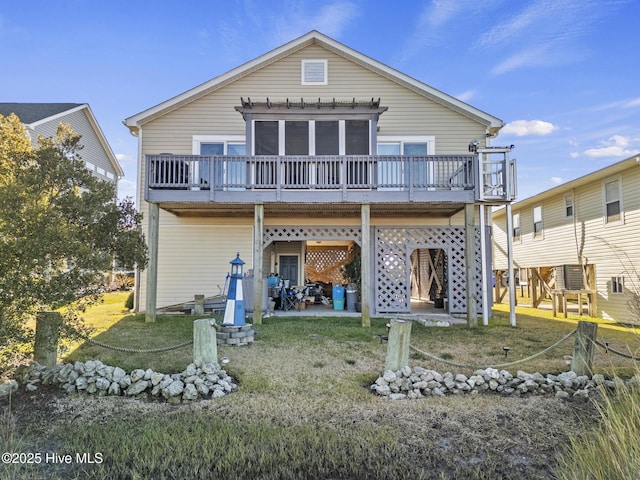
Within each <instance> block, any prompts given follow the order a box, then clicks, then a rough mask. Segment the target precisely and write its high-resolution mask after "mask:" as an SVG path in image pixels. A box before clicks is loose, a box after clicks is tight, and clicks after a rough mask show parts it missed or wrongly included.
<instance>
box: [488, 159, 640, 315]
mask: <svg viewBox="0 0 640 480" xmlns="http://www.w3.org/2000/svg"><path fill="white" fill-rule="evenodd" d="M615 178H618V179H620V181H621V183H622V208H623V216H624V222H616V223H609V224H606V223H605V222H604V218H603V215H604V200H603V183H604V181H609V180H611V179H615ZM569 193H571V190H567V191H565V192H562V193H558V194H557V195H555V196H553V197H551V198H549V199H548V200H545V201H543V202H541V203H540V204H539V205H542V218H543V234H544V236H543V238H542V239H537V238H536V239H534V238H533V232H532V228H533V206H534V205H537V204H531V205H530V206H528V207H527V208H525V209H518V207H517V204H516V205H514V207H513V212H512V213H513V214H516V213H520V225H521V230H522V240H521V241H520V242H517V241H514V244H513V255H514V266H515V267H516V268H517V267H542V266H556V265H563V264H571V263H578V258H579V257H578V252H579V251H581V252H582V255H583V257H584V259H585V261H586V262H587V263H589V264H594V265H595V273H596V290H597V299H596V302H597V309H598V316H601V317H603V318H609V319H615V320H618V321H634V319H630V318H628V315H629V311H628V310H629V309H628V306H627V302H628V301H629V299H630V298H631V296H630V295H629V293H628V292H627V293H625V294H612V293H611V285H610V283H611V277H612V276H623V277H624V278H625V288H626V289H627V290H628V289H630V288H633V283H634V282H635V283H636V285H635V288H636V289H637V288H640V285H638V284H637V278H638V276H637V275H638V273H639V272H640V242H638V234H639V233H640V167H638V166H634V167H632V168H630V169H628V170H626V171H624V172H623V173H622V174H619V175H613V176H611V177H607V178H606V179H604V180H597V181H593V182H591V183H589V184H587V185H585V186H583V187H580V188H576V189H574V190H573V197H574V219H571V218H566V217H565V213H564V209H565V203H564V198H565V195H567V194H569ZM494 240H495V241H494V268H496V269H505V268H506V265H507V258H506V232H505V216H504V212H501V213H500V214H496V215H494ZM635 321H636V322H637V321H638V319H635Z"/></svg>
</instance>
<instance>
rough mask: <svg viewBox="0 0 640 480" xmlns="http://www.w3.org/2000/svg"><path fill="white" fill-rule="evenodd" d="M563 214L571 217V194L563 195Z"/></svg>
mask: <svg viewBox="0 0 640 480" xmlns="http://www.w3.org/2000/svg"><path fill="white" fill-rule="evenodd" d="M564 216H565V217H566V218H572V217H573V196H571V195H568V196H566V197H564Z"/></svg>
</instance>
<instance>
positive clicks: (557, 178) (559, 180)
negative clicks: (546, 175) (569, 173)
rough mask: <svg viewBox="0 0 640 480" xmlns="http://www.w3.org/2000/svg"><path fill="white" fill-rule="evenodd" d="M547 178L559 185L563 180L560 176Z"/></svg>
mask: <svg viewBox="0 0 640 480" xmlns="http://www.w3.org/2000/svg"><path fill="white" fill-rule="evenodd" d="M549 180H551V183H555V184H556V185H560V184H561V183H563V182H564V180H562V178H561V177H551V178H550V179H549Z"/></svg>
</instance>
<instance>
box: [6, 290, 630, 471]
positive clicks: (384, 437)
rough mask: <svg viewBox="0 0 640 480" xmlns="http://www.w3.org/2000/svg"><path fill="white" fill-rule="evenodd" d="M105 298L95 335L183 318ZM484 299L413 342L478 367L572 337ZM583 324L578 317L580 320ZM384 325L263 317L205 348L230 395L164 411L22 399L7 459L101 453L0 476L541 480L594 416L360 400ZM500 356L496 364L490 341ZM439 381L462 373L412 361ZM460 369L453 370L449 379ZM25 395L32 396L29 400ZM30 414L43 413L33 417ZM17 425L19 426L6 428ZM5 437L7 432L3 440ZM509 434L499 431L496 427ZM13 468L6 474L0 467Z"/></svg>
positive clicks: (115, 401)
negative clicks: (240, 338)
mask: <svg viewBox="0 0 640 480" xmlns="http://www.w3.org/2000/svg"><path fill="white" fill-rule="evenodd" d="M125 298H126V295H125V294H123V293H116V294H109V295H107V296H106V297H105V302H104V303H103V304H102V305H99V306H96V307H94V308H92V309H90V310H89V311H88V312H87V313H86V316H85V318H86V321H87V323H89V324H90V325H93V326H94V327H95V328H96V331H95V333H94V336H95V338H96V339H98V340H100V341H101V342H104V343H107V344H112V345H115V346H120V347H128V348H142V349H149V348H157V347H163V346H170V345H176V344H179V343H181V342H183V341H187V340H189V339H190V338H191V335H192V326H193V320H194V318H193V317H188V316H159V317H158V321H157V322H155V323H151V324H146V323H145V322H144V317H143V316H141V315H132V314H129V313H128V312H127V311H125V310H124V307H123V305H124V300H125ZM500 309H501V307H500V306H498V307H497V308H496V310H495V311H494V318H492V319H491V320H490V325H489V326H488V327H478V328H475V329H469V328H467V327H466V326H452V327H424V326H421V325H419V324H417V323H414V324H412V335H411V343H412V344H413V345H415V346H417V347H418V348H420V349H422V350H424V351H427V352H430V353H432V354H435V355H438V356H440V357H443V358H447V359H449V360H452V361H455V362H457V363H464V364H469V365H474V366H485V365H487V364H496V363H501V362H507V361H513V360H517V359H521V358H525V357H528V356H530V355H532V354H534V353H537V352H539V351H541V350H542V349H544V348H546V347H548V346H549V345H551V344H553V343H555V342H556V341H558V340H559V339H560V338H562V337H563V336H564V335H566V334H567V333H569V332H571V331H572V330H573V329H575V327H576V325H577V322H578V321H579V317H575V318H573V317H572V318H569V319H567V320H565V319H552V318H548V317H546V316H545V315H542V314H541V313H542V312H539V311H537V310H530V309H521V308H520V307H519V308H518V318H517V327H515V328H514V327H511V326H510V325H509V319H508V315H507V314H506V312H505V311H504V309H503V310H502V311H500ZM588 320H592V319H588ZM387 321H388V320H387V319H374V320H373V321H372V326H371V328H363V327H361V325H360V320H359V319H357V318H340V317H326V318H311V317H307V318H305V317H297V318H296V317H282V318H278V317H269V318H266V319H264V324H263V325H260V326H258V327H257V330H258V334H257V337H256V342H255V343H254V344H252V345H248V346H243V347H219V355H220V356H223V355H224V356H227V357H228V358H229V359H230V363H229V365H228V367H227V370H228V372H229V373H230V374H231V375H232V376H234V377H235V378H236V379H237V380H238V383H239V386H240V388H239V390H238V391H237V392H236V393H234V394H232V395H228V396H226V397H223V398H221V399H217V400H207V401H201V402H196V403H194V404H188V405H179V406H173V405H168V404H166V403H164V402H156V401H148V402H145V401H141V400H135V399H126V398H112V397H109V398H95V397H63V399H57V400H55V402H54V403H50V402H49V401H46V402H44V403H43V405H42V406H41V407H39V409H38V408H36V407H35V406H29V405H27V406H26V407H25V413H24V415H23V416H22V417H20V418H22V419H23V420H22V421H23V422H25V423H24V424H21V423H20V422H18V423H17V424H15V423H12V422H13V421H11V420H8V419H5V420H4V421H3V424H4V425H3V427H5V428H4V429H3V434H2V435H0V440H1V441H2V445H0V446H2V447H3V448H4V449H5V450H15V449H18V450H19V451H24V450H25V448H27V446H28V448H29V449H31V450H41V451H46V449H51V448H52V447H51V445H55V449H56V451H60V452H63V453H73V452H100V453H101V455H102V456H103V459H104V461H103V463H101V464H99V465H72V466H69V467H66V468H62V467H59V468H57V469H48V470H47V469H46V468H44V467H43V466H35V467H33V468H31V467H24V468H22V469H9V468H6V467H5V469H4V470H1V469H0V479H2V480H5V479H9V478H11V479H12V480H13V479H20V478H24V479H27V478H73V479H75V478H78V479H80V478H82V479H84V478H130V479H135V478H140V479H144V478H158V479H172V478H190V479H200V478H202V479H208V478H265V479H276V478H277V479H297V478H312V479H313V478H317V479H326V478H345V479H348V478H386V479H404V478H418V479H419V478H424V479H430V478H434V479H446V478H469V479H488V478H522V479H529V478H530V479H534V478H552V477H553V475H554V469H555V465H556V461H557V458H559V454H560V453H562V452H564V451H566V448H567V446H568V445H569V444H570V442H569V439H570V438H582V437H583V436H586V435H587V434H589V432H591V431H592V430H593V428H594V422H597V417H596V416H595V414H594V413H593V410H592V409H590V408H588V405H589V403H588V402H576V401H573V402H566V401H561V400H558V399H555V398H553V397H552V396H551V397H535V396H531V397H515V398H514V397H503V396H500V395H458V396H448V397H446V398H433V397H430V398H425V399H422V400H416V401H400V402H392V401H388V400H385V399H383V398H381V397H378V396H375V395H373V394H371V393H370V391H369V388H368V387H369V386H370V385H371V383H372V382H373V381H374V380H375V379H376V378H377V376H378V375H380V374H381V372H382V369H383V366H384V362H385V356H386V343H383V342H381V341H380V339H379V338H378V337H377V336H376V334H386V328H385V325H386V323H387ZM599 323H600V330H599V335H600V338H601V339H603V340H606V341H608V342H609V343H610V344H611V345H612V346H615V347H616V348H617V349H620V350H623V351H629V352H636V354H637V352H638V349H639V345H640V343H639V341H638V335H637V334H636V333H635V332H633V331H630V330H627V329H621V328H618V327H616V326H615V325H610V322H603V321H599ZM504 346H508V347H509V349H510V350H509V354H508V357H507V358H505V356H504V350H503V347H504ZM70 347H71V349H72V350H71V351H70V353H69V354H68V355H67V356H66V357H65V358H64V359H63V360H64V361H75V360H88V359H100V360H101V361H103V362H104V363H107V364H111V365H116V366H121V367H123V368H125V369H126V370H131V369H133V368H145V369H146V368H153V369H154V370H157V371H161V372H165V373H173V372H178V371H181V370H183V369H184V368H185V366H186V365H187V364H188V363H190V362H191V358H192V351H191V346H186V347H183V348H180V349H178V350H172V351H170V352H165V353H149V354H131V353H124V352H120V351H114V350H109V349H105V348H102V347H97V346H94V345H90V344H80V345H77V346H74V345H71V346H70ZM572 351H573V340H572V339H571V340H570V341H568V342H566V343H564V344H563V345H562V347H561V348H559V349H558V350H554V351H553V352H550V353H549V354H546V355H544V356H542V357H538V358H537V359H535V360H534V361H532V362H529V363H526V364H522V365H518V366H517V367H514V368H513V369H512V368H508V370H510V371H512V372H514V373H515V372H516V371H517V370H524V371H528V372H535V371H539V372H541V373H552V372H559V371H563V370H567V364H566V362H565V359H564V356H565V355H570V354H571V353H572ZM410 364H411V365H412V366H416V365H420V366H422V367H425V368H432V369H435V370H438V371H441V372H446V371H453V372H455V373H457V372H460V371H461V370H460V369H455V368H452V367H450V366H448V365H444V364H441V363H439V362H436V361H433V360H430V359H428V358H424V357H422V356H421V355H419V354H412V355H411V357H410ZM595 368H596V370H597V371H601V372H605V373H612V372H618V373H624V374H627V373H633V371H634V365H633V362H631V361H629V360H626V359H621V358H620V357H617V356H613V355H610V354H607V353H606V352H603V351H601V350H600V349H598V350H597V353H596V358H595ZM461 373H464V372H461ZM34 398H35V397H34ZM40 410H42V411H43V412H44V413H42V414H41V415H39V414H38V412H39V411H40ZM13 425H17V427H13ZM14 432H15V433H14ZM505 432H508V434H505ZM11 467H12V466H11Z"/></svg>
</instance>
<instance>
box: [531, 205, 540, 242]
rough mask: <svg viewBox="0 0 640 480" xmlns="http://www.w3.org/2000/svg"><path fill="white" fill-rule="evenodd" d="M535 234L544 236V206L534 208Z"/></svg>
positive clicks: (535, 235)
mask: <svg viewBox="0 0 640 480" xmlns="http://www.w3.org/2000/svg"><path fill="white" fill-rule="evenodd" d="M533 236H534V237H539V236H542V207H539V206H538V207H535V208H534V209H533Z"/></svg>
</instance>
